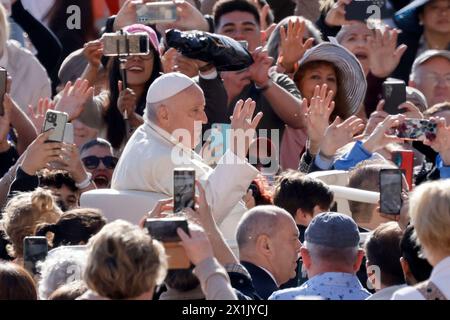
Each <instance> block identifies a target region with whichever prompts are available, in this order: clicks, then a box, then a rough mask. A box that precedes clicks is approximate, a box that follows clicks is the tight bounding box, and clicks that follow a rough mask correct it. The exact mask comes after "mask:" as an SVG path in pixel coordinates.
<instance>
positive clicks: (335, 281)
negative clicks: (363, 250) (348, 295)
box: [308, 272, 363, 289]
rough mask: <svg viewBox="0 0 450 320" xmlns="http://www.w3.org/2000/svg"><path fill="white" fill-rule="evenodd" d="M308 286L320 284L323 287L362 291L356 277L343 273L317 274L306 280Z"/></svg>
mask: <svg viewBox="0 0 450 320" xmlns="http://www.w3.org/2000/svg"><path fill="white" fill-rule="evenodd" d="M308 283H309V284H316V283H321V284H324V285H327V286H329V285H331V286H338V287H348V288H351V287H352V288H356V289H362V288H363V286H362V285H361V283H360V282H359V280H358V277H357V276H356V275H354V274H352V273H344V272H325V273H321V274H318V275H316V276H314V277H312V278H311V279H310V280H308Z"/></svg>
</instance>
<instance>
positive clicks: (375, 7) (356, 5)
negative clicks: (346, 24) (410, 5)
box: [345, 0, 389, 21]
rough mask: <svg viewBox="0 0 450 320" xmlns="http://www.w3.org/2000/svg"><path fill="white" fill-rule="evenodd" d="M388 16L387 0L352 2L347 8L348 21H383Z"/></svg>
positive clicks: (358, 0) (359, 0) (346, 16)
mask: <svg viewBox="0 0 450 320" xmlns="http://www.w3.org/2000/svg"><path fill="white" fill-rule="evenodd" d="M388 15H389V12H388V9H387V7H386V0H352V2H350V4H348V5H346V6H345V19H346V20H358V21H366V20H368V19H369V18H375V19H383V18H385V17H386V16H388Z"/></svg>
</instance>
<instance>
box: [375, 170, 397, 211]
mask: <svg viewBox="0 0 450 320" xmlns="http://www.w3.org/2000/svg"><path fill="white" fill-rule="evenodd" d="M401 208H402V171H401V170H400V169H382V170H381V171H380V211H381V212H382V213H384V214H392V215H399V214H400V210H401Z"/></svg>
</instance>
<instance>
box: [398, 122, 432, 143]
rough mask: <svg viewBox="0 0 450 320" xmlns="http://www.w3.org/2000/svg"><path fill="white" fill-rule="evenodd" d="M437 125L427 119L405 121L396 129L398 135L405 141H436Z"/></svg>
mask: <svg viewBox="0 0 450 320" xmlns="http://www.w3.org/2000/svg"><path fill="white" fill-rule="evenodd" d="M436 134H437V124H436V122H434V121H431V120H427V119H405V121H404V122H403V123H401V124H400V125H399V126H398V127H397V129H396V135H397V137H399V138H402V139H405V140H413V141H414V140H425V139H428V140H434V139H435V138H436Z"/></svg>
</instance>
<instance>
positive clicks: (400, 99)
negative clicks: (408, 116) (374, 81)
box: [383, 82, 406, 114]
mask: <svg viewBox="0 0 450 320" xmlns="http://www.w3.org/2000/svg"><path fill="white" fill-rule="evenodd" d="M383 99H384V100H385V104H384V111H386V112H387V113H389V114H399V113H404V112H405V111H404V110H401V109H399V106H400V105H401V104H403V103H405V102H406V84H405V83H404V82H384V83H383Z"/></svg>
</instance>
